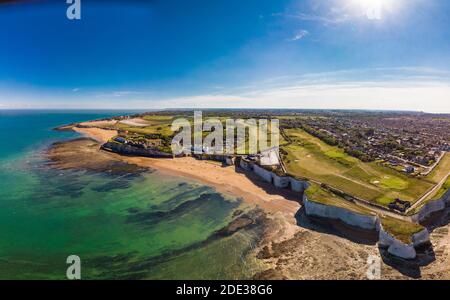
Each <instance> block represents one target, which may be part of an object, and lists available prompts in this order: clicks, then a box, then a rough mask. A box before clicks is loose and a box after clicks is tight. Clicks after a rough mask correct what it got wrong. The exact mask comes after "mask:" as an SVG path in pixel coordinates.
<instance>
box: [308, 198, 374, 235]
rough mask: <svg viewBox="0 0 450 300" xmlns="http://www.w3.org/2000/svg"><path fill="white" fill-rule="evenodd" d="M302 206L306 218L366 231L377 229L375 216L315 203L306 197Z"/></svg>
mask: <svg viewBox="0 0 450 300" xmlns="http://www.w3.org/2000/svg"><path fill="white" fill-rule="evenodd" d="M303 204H304V206H305V211H306V215H308V216H315V217H321V218H328V219H333V220H340V221H342V222H344V223H345V224H347V225H350V226H354V227H358V228H362V229H367V230H377V229H378V224H379V220H378V217H377V216H368V215H362V214H358V213H356V212H352V211H350V210H347V209H345V208H341V207H336V206H331V205H325V204H321V203H317V202H314V201H311V200H308V198H306V197H305V199H304V200H303Z"/></svg>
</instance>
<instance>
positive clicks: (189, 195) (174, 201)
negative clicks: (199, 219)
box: [150, 185, 212, 211]
mask: <svg viewBox="0 0 450 300" xmlns="http://www.w3.org/2000/svg"><path fill="white" fill-rule="evenodd" d="M178 186H179V185H178ZM170 191H178V188H173V189H170V190H169V191H167V192H170ZM211 191H212V189H211V188H210V187H208V186H200V187H197V188H192V189H189V190H186V191H182V192H181V193H178V194H177V195H175V196H173V197H171V198H170V199H169V200H167V201H165V202H163V203H161V204H159V205H151V206H150V208H151V209H152V210H156V209H158V210H163V211H164V210H169V209H171V208H172V207H175V206H176V205H178V203H181V202H185V201H186V200H187V199H194V198H196V197H198V195H199V194H203V193H207V192H211Z"/></svg>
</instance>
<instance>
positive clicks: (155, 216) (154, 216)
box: [127, 193, 240, 226]
mask: <svg viewBox="0 0 450 300" xmlns="http://www.w3.org/2000/svg"><path fill="white" fill-rule="evenodd" d="M217 204H219V205H220V204H226V206H227V209H230V210H231V209H234V208H236V207H238V206H239V204H240V203H239V202H238V201H235V202H230V201H227V200H225V198H224V197H223V196H222V195H221V194H219V193H205V194H201V195H200V196H198V197H197V198H196V199H194V200H189V201H186V202H184V203H182V204H180V205H178V206H177V207H175V208H174V209H172V210H169V211H141V210H140V211H136V208H133V210H132V211H130V210H129V211H128V212H129V213H130V214H131V215H129V216H128V217H127V223H135V224H140V225H144V226H150V225H154V224H156V223H159V222H161V221H168V220H173V219H177V218H179V217H181V216H183V215H185V214H187V213H189V212H191V211H193V210H195V209H197V208H200V207H202V206H203V205H217Z"/></svg>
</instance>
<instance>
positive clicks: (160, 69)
mask: <svg viewBox="0 0 450 300" xmlns="http://www.w3.org/2000/svg"><path fill="white" fill-rule="evenodd" d="M67 7H68V5H67V4H66V3H65V1H63V0H55V1H35V2H31V3H28V2H25V3H21V4H3V5H0V108H118V109H123V108H142V109H148V108H173V107H199V108H202V107H204V108H207V107H246V108H248V107H254V108H263V107H275V108H343V109H347V108H356V109H401V110H422V111H430V112H450V1H446V0H289V1H287V0H286V1H283V0H276V1H275V0H270V1H269V0H239V1H238V0H226V1H225V0H216V1H210V0H190V1H188V0H178V1H175V0H153V1H151V0H149V1H95V0H89V1H88V0H81V16H82V19H81V20H76V21H70V20H68V19H67V18H66V9H67Z"/></svg>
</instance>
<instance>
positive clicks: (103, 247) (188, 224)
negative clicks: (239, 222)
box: [0, 111, 261, 279]
mask: <svg viewBox="0 0 450 300" xmlns="http://www.w3.org/2000/svg"><path fill="white" fill-rule="evenodd" d="M114 114H118V113H117V112H89V113H87V112H77V113H75V112H69V113H68V112H58V113H55V112H50V113H49V112H42V111H36V112H23V113H21V112H14V113H4V112H0V126H3V128H7V130H3V131H2V132H1V134H0V140H2V147H1V148H0V149H1V150H0V151H1V152H0V153H1V158H0V278H18V279H25V278H32V279H36V278H56V279H64V278H65V274H66V268H67V267H68V265H67V264H66V258H67V257H68V256H69V255H78V256H79V257H80V258H81V264H82V278H85V279H88V278H133V279H141V278H158V279H175V278H179V279H197V278H198V279H216V278H217V279H220V278H236V279H237V278H249V277H251V276H252V275H253V274H254V273H256V272H257V271H258V270H259V269H260V267H261V266H260V265H259V264H258V262H257V261H255V260H254V259H252V258H251V255H249V253H250V250H251V249H252V248H253V247H254V246H255V244H256V242H257V238H258V232H257V229H248V230H241V231H239V232H237V233H235V234H233V235H231V236H228V237H217V238H216V237H215V232H216V231H218V230H220V229H221V228H223V227H225V226H226V225H227V224H228V223H229V222H230V221H231V220H232V218H233V217H232V216H233V213H234V212H235V211H236V210H248V209H250V208H249V207H246V205H245V204H243V203H242V202H241V201H239V200H238V199H236V198H235V197H231V196H227V195H222V194H219V193H217V192H216V191H215V190H214V189H213V188H210V187H207V186H204V185H201V184H198V183H195V182H189V181H186V180H185V179H181V178H177V177H168V176H163V175H161V174H160V173H158V172H153V171H148V172H144V173H133V174H105V173H92V172H83V171H73V170H69V171H61V170H55V169H50V168H49V167H48V166H47V165H46V164H45V160H46V158H45V156H44V155H43V154H42V153H43V150H44V149H45V148H46V147H48V146H49V145H50V143H51V142H53V141H56V140H61V139H67V138H72V137H76V134H74V133H71V132H55V131H52V130H51V128H53V127H55V126H58V125H62V124H65V123H71V122H76V121H82V120H89V119H94V118H100V117H103V116H110V115H114ZM16 125H17V126H16ZM5 141H6V143H5Z"/></svg>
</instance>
